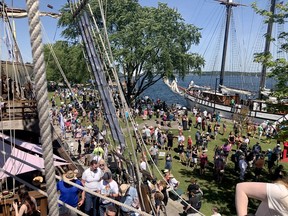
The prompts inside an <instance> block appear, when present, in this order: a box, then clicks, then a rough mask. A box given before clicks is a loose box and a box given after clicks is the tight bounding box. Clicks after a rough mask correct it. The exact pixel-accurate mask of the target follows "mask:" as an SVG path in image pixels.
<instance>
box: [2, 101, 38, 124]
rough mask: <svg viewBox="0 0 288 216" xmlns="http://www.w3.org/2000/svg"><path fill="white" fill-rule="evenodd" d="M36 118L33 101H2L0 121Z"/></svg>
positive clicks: (35, 107) (35, 108)
mask: <svg viewBox="0 0 288 216" xmlns="http://www.w3.org/2000/svg"><path fill="white" fill-rule="evenodd" d="M24 119H38V113H37V106H36V102H35V101H17V102H13V101H10V102H8V101H6V102H5V101H4V102H2V107H1V111H0V120H1V121H9V120H10V121H11V120H24Z"/></svg>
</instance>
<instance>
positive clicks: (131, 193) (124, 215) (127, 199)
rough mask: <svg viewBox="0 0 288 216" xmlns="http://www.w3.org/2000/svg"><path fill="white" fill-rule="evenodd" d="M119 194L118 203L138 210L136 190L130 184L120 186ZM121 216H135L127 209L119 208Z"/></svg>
mask: <svg viewBox="0 0 288 216" xmlns="http://www.w3.org/2000/svg"><path fill="white" fill-rule="evenodd" d="M119 193H120V196H121V198H120V202H122V203H124V204H125V205H128V206H131V207H133V208H136V209H138V208H139V197H138V192H137V190H136V188H134V187H133V186H131V185H130V184H122V185H121V186H120V188H119ZM120 215H121V216H135V212H132V211H130V210H129V209H127V208H125V207H123V206H121V207H120Z"/></svg>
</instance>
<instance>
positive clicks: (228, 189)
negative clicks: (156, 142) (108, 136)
mask: <svg viewBox="0 0 288 216" xmlns="http://www.w3.org/2000/svg"><path fill="white" fill-rule="evenodd" d="M52 94H53V93H49V99H51V97H52ZM68 101H69V100H68ZM56 104H57V106H59V105H60V100H59V98H58V97H57V98H56ZM155 120H156V119H155ZM135 121H136V122H137V123H138V124H139V125H141V124H143V123H144V122H143V120H142V119H141V118H137V119H136V120H135ZM194 121H195V120H194V119H193V122H194ZM222 121H223V120H222ZM119 122H120V126H121V127H122V128H125V127H126V124H125V123H124V122H123V121H121V120H120V121H119ZM226 122H227V131H226V134H225V135H224V136H223V135H221V134H218V136H217V139H216V140H212V141H210V142H209V144H208V152H207V155H208V160H209V166H208V168H207V169H206V173H205V175H202V176H200V175H199V167H197V168H196V169H194V170H193V169H192V168H191V167H186V166H185V165H184V164H181V163H180V162H179V157H178V154H177V153H176V152H175V151H174V150H171V151H170V153H171V154H172V156H173V165H172V173H173V175H174V176H175V178H176V179H177V180H178V181H180V185H179V188H180V189H182V191H183V192H186V189H187V187H188V185H189V183H190V179H191V178H192V177H193V178H196V179H197V180H198V184H199V185H200V187H201V189H202V191H203V192H204V196H203V200H202V208H201V210H200V211H201V212H202V213H203V214H204V215H211V214H212V211H211V208H212V207H213V206H217V207H218V208H219V209H220V213H221V215H227V216H231V215H236V211H235V205H234V196H235V185H236V184H237V183H238V182H239V180H238V179H239V173H235V172H234V163H232V162H231V161H228V163H227V167H226V168H225V174H224V178H223V181H222V183H221V184H218V183H217V182H215V181H214V177H213V156H214V148H215V146H216V145H217V146H219V145H220V146H222V145H223V144H224V143H225V141H226V140H227V137H228V134H229V132H230V131H231V130H232V127H233V125H232V123H231V122H230V121H229V120H227V121H226ZM102 123H103V120H100V121H97V122H96V124H97V125H98V126H99V128H101V125H102ZM85 124H88V122H87V121H86V122H85ZM221 126H222V125H221ZM139 129H140V130H141V129H142V127H139ZM125 131H127V130H124V133H125V137H126V139H127V140H126V141H127V143H128V142H129V141H128V139H129V137H128V134H126V132H125ZM171 131H172V132H173V134H174V135H175V136H176V135H178V130H177V129H171ZM220 132H222V130H220ZM195 133H196V129H195V128H194V127H193V128H191V131H184V136H185V138H186V140H187V137H188V135H191V137H192V139H193V143H194V144H195V141H194V137H195ZM243 135H245V134H243ZM257 141H259V140H258V139H255V138H251V144H250V147H252V146H253V145H254V144H255V143H256V142H257ZM176 143H177V140H176V139H175V140H174V146H173V148H176V147H177V144H176ZM260 143H261V146H262V150H263V151H266V150H267V149H269V148H270V149H273V148H274V147H275V145H276V140H274V139H271V140H266V138H265V137H264V138H263V139H262V140H261V141H260ZM186 145H187V142H185V147H186ZM147 148H148V149H149V148H150V146H147ZM233 149H234V150H235V149H236V147H235V146H234V148H233ZM131 151H132V148H131V147H130V148H129V145H128V149H127V150H126V152H125V154H124V155H128V153H129V152H131ZM161 151H165V150H161ZM165 152H166V151H165ZM138 156H139V159H140V154H139V155H138ZM230 156H231V155H230ZM230 156H229V160H230ZM280 164H283V165H284V167H285V170H286V171H287V170H288V163H281V162H280ZM164 166H165V157H159V163H158V169H160V170H163V169H164ZM151 168H152V167H151ZM152 169H153V168H152ZM153 173H154V174H155V176H156V177H157V178H158V179H160V178H161V177H160V175H159V174H158V173H157V171H156V169H155V168H154V169H153ZM270 179H271V178H270V176H269V175H268V172H267V166H266V167H265V170H264V171H263V174H262V176H261V179H260V181H263V182H270V181H271V180H270ZM246 180H247V181H253V172H251V171H249V172H248V173H247V175H246ZM257 206H258V202H257V201H252V202H249V207H250V208H251V209H250V210H251V211H250V212H251V213H253V212H255V210H256V209H257ZM168 215H169V213H168Z"/></svg>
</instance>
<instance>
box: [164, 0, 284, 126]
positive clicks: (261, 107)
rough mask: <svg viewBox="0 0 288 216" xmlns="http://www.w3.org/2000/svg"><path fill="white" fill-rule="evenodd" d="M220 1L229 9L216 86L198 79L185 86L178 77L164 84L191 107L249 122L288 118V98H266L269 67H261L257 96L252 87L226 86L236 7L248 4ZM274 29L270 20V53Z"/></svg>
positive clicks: (274, 2)
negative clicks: (230, 34) (201, 82)
mask: <svg viewBox="0 0 288 216" xmlns="http://www.w3.org/2000/svg"><path fill="white" fill-rule="evenodd" d="M218 2H219V3H220V4H222V5H224V6H225V8H226V21H225V31H224V41H223V47H222V58H221V69H220V73H219V77H217V78H216V79H215V87H214V88H213V87H211V86H201V85H197V83H194V81H191V82H190V83H189V85H188V86H187V87H183V86H180V85H179V84H178V82H177V80H173V81H172V82H170V81H169V79H168V78H164V83H165V84H166V85H168V86H169V88H170V89H171V90H172V91H173V92H174V93H176V94H179V95H181V96H182V97H183V98H185V100H186V101H187V106H188V107H189V108H190V109H192V108H194V107H195V108H199V109H201V110H207V111H208V112H211V113H215V112H217V113H218V112H219V113H220V115H221V116H222V117H224V118H229V119H233V118H237V117H238V118H239V116H242V117H243V116H244V117H245V116H246V117H247V120H248V121H251V122H256V123H261V122H263V121H266V120H269V121H271V122H275V121H282V120H283V119H284V118H285V115H287V108H288V104H287V101H285V100H283V101H280V102H279V101H277V100H276V98H272V97H271V98H270V99H271V100H270V101H269V100H264V98H267V99H268V98H269V97H268V95H269V93H270V91H269V90H267V89H266V76H267V66H265V65H263V66H262V68H261V74H260V79H259V82H260V83H259V89H258V91H257V92H254V95H253V92H251V91H249V90H247V89H249V88H246V89H237V88H232V87H228V86H225V85H224V80H225V78H227V76H228V75H227V74H225V73H226V71H225V69H226V67H227V61H226V60H227V56H228V54H229V53H230V52H229V51H228V42H229V38H230V37H229V33H230V26H231V16H232V8H234V7H239V6H244V5H241V4H238V3H235V2H233V1H232V0H219V1H218ZM275 6H276V0H272V1H271V5H270V12H271V13H272V14H274V13H275ZM272 28H273V21H272V20H271V19H270V21H269V22H268V25H267V32H266V34H265V38H266V39H265V40H266V41H265V47H264V53H266V54H267V53H269V52H270V44H271V39H270V38H271V36H272ZM230 40H231V38H230ZM233 48H234V49H236V48H235V47H232V49H233ZM207 76H208V75H207ZM216 76H217V75H216ZM256 76H257V74H256ZM211 78H212V76H211ZM212 79H213V78H212ZM233 82H234V84H235V83H239V82H241V81H240V80H234V81H233ZM255 95H256V97H255ZM275 104H278V105H280V106H281V109H277V108H273V107H275ZM277 107H279V106H277ZM286 117H287V116H286Z"/></svg>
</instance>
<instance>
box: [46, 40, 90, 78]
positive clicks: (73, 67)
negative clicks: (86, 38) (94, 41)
mask: <svg viewBox="0 0 288 216" xmlns="http://www.w3.org/2000/svg"><path fill="white" fill-rule="evenodd" d="M50 46H52V49H53V51H54V52H55V55H56V56H57V59H58V61H59V63H60V66H61V68H62V69H63V71H64V73H65V76H66V77H67V79H68V80H69V81H70V82H72V83H83V82H87V80H88V79H89V73H88V71H87V67H86V63H85V59H84V57H83V52H82V48H81V46H80V45H77V44H69V43H68V42H67V41H57V42H56V43H55V44H46V45H45V46H44V57H45V62H46V67H47V79H48V80H49V81H55V82H59V81H60V82H63V80H64V78H63V77H62V75H61V73H60V70H59V68H58V65H57V63H56V61H55V59H54V58H53V54H52V52H51V50H50Z"/></svg>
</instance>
